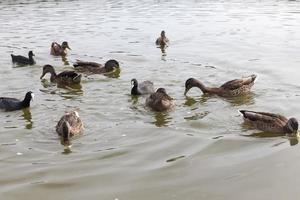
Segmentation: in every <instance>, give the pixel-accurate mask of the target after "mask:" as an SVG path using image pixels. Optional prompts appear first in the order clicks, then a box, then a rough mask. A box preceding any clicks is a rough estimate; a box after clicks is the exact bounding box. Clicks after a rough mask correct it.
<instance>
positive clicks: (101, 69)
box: [73, 60, 120, 74]
mask: <svg viewBox="0 0 300 200" xmlns="http://www.w3.org/2000/svg"><path fill="white" fill-rule="evenodd" d="M73 66H74V67H75V69H77V70H78V71H81V72H85V73H92V74H103V73H108V72H112V71H114V70H115V69H119V67H120V66H119V62H118V61H116V60H108V61H107V62H106V63H105V64H104V66H103V65H102V64H100V63H96V62H85V61H80V60H78V61H77V62H76V63H74V64H73Z"/></svg>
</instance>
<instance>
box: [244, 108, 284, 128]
mask: <svg viewBox="0 0 300 200" xmlns="http://www.w3.org/2000/svg"><path fill="white" fill-rule="evenodd" d="M240 113H242V115H243V116H244V118H245V119H248V120H250V121H253V122H255V121H261V122H264V123H276V124H278V125H282V126H284V125H285V124H286V123H287V122H288V119H287V118H286V117H284V116H282V115H279V114H274V113H267V112H255V111H249V110H240Z"/></svg>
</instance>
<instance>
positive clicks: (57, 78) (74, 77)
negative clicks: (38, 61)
mask: <svg viewBox="0 0 300 200" xmlns="http://www.w3.org/2000/svg"><path fill="white" fill-rule="evenodd" d="M47 73H50V74H51V76H50V81H51V82H56V83H65V84H78V83H80V81H81V74H77V73H76V72H74V71H63V72H61V73H59V74H56V72H55V70H54V68H53V66H52V65H45V66H44V67H43V74H42V76H41V77H40V79H42V78H43V77H44V76H45V74H47Z"/></svg>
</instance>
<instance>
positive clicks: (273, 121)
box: [239, 110, 298, 135]
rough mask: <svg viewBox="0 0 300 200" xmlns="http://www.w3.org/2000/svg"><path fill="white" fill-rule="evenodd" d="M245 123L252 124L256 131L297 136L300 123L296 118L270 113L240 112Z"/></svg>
mask: <svg viewBox="0 0 300 200" xmlns="http://www.w3.org/2000/svg"><path fill="white" fill-rule="evenodd" d="M239 112H240V113H241V114H242V115H243V118H244V120H245V122H248V123H250V124H251V125H252V126H254V127H255V128H256V129H259V130H262V131H267V132H271V133H280V134H289V135H291V134H297V132H298V121H297V119H296V118H294V117H292V118H289V119H288V118H286V117H284V116H282V115H280V114H274V113H268V112H256V111H250V110H239Z"/></svg>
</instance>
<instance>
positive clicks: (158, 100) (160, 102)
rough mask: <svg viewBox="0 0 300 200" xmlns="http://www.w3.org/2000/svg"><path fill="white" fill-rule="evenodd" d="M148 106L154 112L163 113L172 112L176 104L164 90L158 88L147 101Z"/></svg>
mask: <svg viewBox="0 0 300 200" xmlns="http://www.w3.org/2000/svg"><path fill="white" fill-rule="evenodd" d="M146 106H148V107H150V108H151V109H152V110H154V111H158V112H161V111H166V110H170V109H171V108H173V107H174V106H175V104H174V102H173V99H172V98H171V97H170V96H169V95H168V94H167V92H166V90H165V89H164V88H158V89H157V90H156V92H154V93H153V94H151V95H150V96H149V97H148V98H147V99H146Z"/></svg>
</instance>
